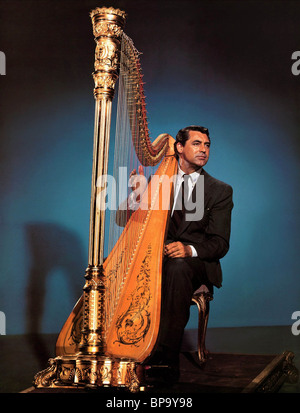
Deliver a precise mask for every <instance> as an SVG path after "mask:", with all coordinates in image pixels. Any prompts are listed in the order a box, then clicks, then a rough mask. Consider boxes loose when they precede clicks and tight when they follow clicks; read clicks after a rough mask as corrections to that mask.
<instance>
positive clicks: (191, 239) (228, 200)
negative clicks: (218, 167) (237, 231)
mask: <svg viewBox="0 0 300 413" xmlns="http://www.w3.org/2000/svg"><path fill="white" fill-rule="evenodd" d="M201 174H203V175H204V214H203V218H202V219H200V220H199V221H185V220H184V221H182V223H181V224H180V225H179V227H177V228H175V226H174V224H173V223H172V221H170V224H169V230H168V236H167V243H168V242H172V241H181V242H182V243H183V244H185V245H193V246H194V247H195V249H196V251H197V254H198V257H199V258H200V259H201V260H202V261H203V262H204V264H205V268H206V275H207V278H208V280H209V281H210V282H211V283H212V284H213V285H215V286H216V287H221V285H222V269H221V265H220V259H221V258H222V257H224V255H225V254H226V253H227V252H228V250H229V238H230V227H231V210H232V208H233V202H232V192H233V191H232V187H231V186H230V185H228V184H226V183H224V182H222V181H219V180H217V179H215V178H213V177H212V176H211V175H209V174H208V173H207V172H206V171H204V169H202V172H201Z"/></svg>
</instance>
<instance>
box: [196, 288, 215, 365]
mask: <svg viewBox="0 0 300 413" xmlns="http://www.w3.org/2000/svg"><path fill="white" fill-rule="evenodd" d="M211 300H212V295H211V294H210V293H199V294H194V295H193V298H192V301H193V302H194V303H195V304H197V307H198V312H199V319H198V358H199V361H200V363H204V362H205V361H206V358H207V354H208V351H207V350H206V347H205V339H206V330H207V323H208V316H209V301H211Z"/></svg>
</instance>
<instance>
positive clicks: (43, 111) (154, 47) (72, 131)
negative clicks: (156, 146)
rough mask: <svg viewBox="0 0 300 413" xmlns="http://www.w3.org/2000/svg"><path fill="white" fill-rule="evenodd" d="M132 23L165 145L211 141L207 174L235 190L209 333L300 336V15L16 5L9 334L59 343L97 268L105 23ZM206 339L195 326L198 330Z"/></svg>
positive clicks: (6, 29)
mask: <svg viewBox="0 0 300 413" xmlns="http://www.w3.org/2000/svg"><path fill="white" fill-rule="evenodd" d="M102 5H105V6H114V7H119V8H122V9H124V10H125V11H126V12H127V14H128V19H127V24H126V30H125V31H126V33H127V34H128V35H129V36H130V37H132V38H133V40H134V41H135V44H136V47H137V48H138V49H139V50H140V51H142V52H143V55H142V57H141V60H142V66H143V70H144V75H145V76H144V80H145V82H146V84H145V90H146V95H147V102H148V105H147V108H148V113H149V126H150V131H151V135H152V137H153V138H155V137H156V136H157V135H158V134H160V133H162V132H168V133H170V134H171V135H173V136H175V135H176V132H177V131H178V130H179V129H180V128H181V127H184V126H186V125H189V124H201V125H204V126H207V127H208V128H209V129H210V133H211V136H212V148H211V158H210V161H209V163H208V165H207V167H206V170H207V171H208V172H209V173H210V174H211V175H213V176H215V177H216V178H218V179H221V180H223V181H225V182H227V183H229V184H230V185H232V187H233V189H234V203H235V207H234V210H233V218H232V238H231V249H230V251H229V253H228V255H227V256H226V257H225V258H224V259H223V260H222V262H223V272H224V282H223V287H222V288H221V289H220V290H217V291H216V293H215V299H214V301H213V304H212V307H211V308H212V309H211V316H210V322H209V325H210V326H211V327H219V326H254V325H255V326H258V325H289V324H292V321H291V315H292V313H293V312H294V311H296V310H298V311H299V310H300V280H299V264H300V262H299V255H300V254H299V166H298V165H299V146H300V144H299V124H300V122H299V109H300V105H299V103H300V93H299V92H300V76H295V75H293V73H292V71H291V66H292V63H293V61H292V60H291V56H292V53H293V52H294V51H296V50H299V47H300V45H299V38H300V36H299V35H300V27H299V23H298V21H297V16H298V15H299V12H300V4H299V3H297V2H293V1H282V2H280V1H278V2H270V1H265V2H264V1H260V2H257V1H243V2H240V1H178V0H172V1H164V2H161V1H153V0H152V1H132V0H131V1H129V0H128V1H125V0H124V1H114V0H111V1H110V2H109V3H107V4H101V1H100V3H99V1H98V2H95V1H72V2H71V1H67V0H62V1H61V0H60V1H55V0H53V1H29V0H26V1H14V0H9V1H5V0H4V1H2V2H1V5H0V13H1V26H0V33H1V44H0V48H1V50H2V51H3V52H4V53H5V55H6V62H7V69H6V75H5V76H0V86H1V96H0V103H1V109H0V117H1V118H0V121H1V123H0V131H1V136H0V162H1V163H0V185H1V206H0V225H1V232H0V311H3V312H4V313H5V315H6V327H7V334H22V333H25V332H44V333H51V332H58V331H59V330H60V328H61V326H62V324H63V323H64V321H65V320H66V318H67V316H68V315H69V313H70V312H71V310H72V307H73V305H74V304H75V302H76V300H77V299H78V298H79V296H80V295H81V291H82V286H83V283H84V278H83V276H84V271H85V268H86V266H87V248H88V229H89V207H90V205H89V202H90V183H91V167H92V150H93V148H92V140H93V118H94V99H93V95H92V90H93V86H94V85H93V80H92V76H91V73H92V71H93V63H94V50H95V43H94V40H93V36H92V27H91V22H90V18H89V11H90V10H91V9H93V8H95V7H97V6H102ZM188 327H189V328H195V327H196V317H195V314H194V313H193V314H192V317H191V320H190V322H189V325H188Z"/></svg>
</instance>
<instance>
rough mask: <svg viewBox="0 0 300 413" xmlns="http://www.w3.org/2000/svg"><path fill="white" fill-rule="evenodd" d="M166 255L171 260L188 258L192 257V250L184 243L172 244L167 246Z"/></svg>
mask: <svg viewBox="0 0 300 413" xmlns="http://www.w3.org/2000/svg"><path fill="white" fill-rule="evenodd" d="M165 255H167V256H168V257H170V258H186V257H191V256H192V250H191V247H190V246H189V245H184V244H182V242H179V241H177V242H171V243H170V244H168V245H166V246H165Z"/></svg>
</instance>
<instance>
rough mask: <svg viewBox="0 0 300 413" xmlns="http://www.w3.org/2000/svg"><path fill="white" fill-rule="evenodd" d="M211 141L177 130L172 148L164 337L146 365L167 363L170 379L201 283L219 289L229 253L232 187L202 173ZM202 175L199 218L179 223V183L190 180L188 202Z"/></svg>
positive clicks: (194, 130) (197, 130) (191, 130)
mask: <svg viewBox="0 0 300 413" xmlns="http://www.w3.org/2000/svg"><path fill="white" fill-rule="evenodd" d="M210 143H211V142H210V137H209V131H208V129H207V128H204V127H201V126H189V127H186V128H184V129H181V130H180V131H179V132H178V134H177V136H176V142H175V144H174V145H175V148H174V149H175V154H176V157H177V159H178V180H177V182H176V185H175V191H174V192H175V193H174V205H173V210H172V214H171V220H170V223H169V228H168V235H167V242H166V246H165V257H164V262H163V275H162V314H161V323H160V333H159V338H158V343H157V346H156V351H155V354H154V355H153V357H152V358H150V360H149V362H148V363H149V364H152V365H153V364H155V365H157V364H159V365H168V366H169V367H170V369H169V370H168V372H171V373H173V374H172V376H170V375H168V377H167V380H169V381H170V380H172V379H175V380H176V379H178V377H179V353H180V347H181V343H182V338H183V333H184V328H185V326H186V324H187V322H188V319H189V315H190V305H191V298H192V295H193V293H194V292H195V291H196V290H197V289H198V288H199V287H200V286H201V285H203V284H204V285H206V287H207V288H208V290H210V291H211V292H212V291H213V287H214V286H216V287H218V288H219V287H221V284H222V271H221V266H220V261H219V260H220V259H221V258H222V257H224V255H225V254H226V253H227V252H228V249H229V237H230V226H231V210H232V208H233V202H232V188H231V187H230V186H229V185H227V184H225V183H224V182H221V181H219V180H217V179H215V178H213V177H212V176H210V175H209V174H208V173H207V172H205V171H204V169H203V166H205V165H206V163H207V161H208V159H209V154H210ZM139 172H142V170H140V171H139ZM133 173H136V172H135V171H134V172H133ZM184 175H185V176H187V178H184ZM201 175H203V176H204V213H203V214H202V215H201V218H200V219H196V220H192V221H188V220H187V215H186V214H187V212H185V211H183V213H181V217H180V220H179V221H178V214H177V210H176V207H174V206H175V203H176V201H177V199H178V198H179V197H180V196H181V190H180V186H181V183H182V181H183V180H186V182H187V188H188V190H187V191H189V193H188V194H187V193H185V195H186V198H188V197H189V196H193V195H195V188H196V184H197V181H198V180H199V177H200V176H201ZM197 201H198V202H199V201H200V202H201V200H197V199H196V202H197ZM202 202H203V199H202ZM198 207H199V205H198ZM196 208H197V205H196ZM179 212H180V211H179ZM179 215H180V214H179ZM175 216H176V217H177V221H176V220H175ZM160 374H161V372H160Z"/></svg>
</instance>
